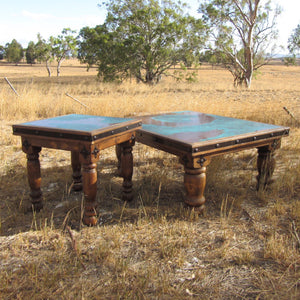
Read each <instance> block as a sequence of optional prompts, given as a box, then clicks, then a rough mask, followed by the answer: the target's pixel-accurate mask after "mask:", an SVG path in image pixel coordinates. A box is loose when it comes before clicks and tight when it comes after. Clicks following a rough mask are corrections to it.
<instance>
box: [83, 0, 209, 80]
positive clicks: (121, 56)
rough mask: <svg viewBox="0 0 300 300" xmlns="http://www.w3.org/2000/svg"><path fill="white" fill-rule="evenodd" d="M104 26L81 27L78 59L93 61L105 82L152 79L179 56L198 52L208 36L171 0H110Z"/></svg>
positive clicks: (200, 26)
mask: <svg viewBox="0 0 300 300" xmlns="http://www.w3.org/2000/svg"><path fill="white" fill-rule="evenodd" d="M103 5H104V6H105V7H106V9H107V11H108V14H107V17H106V20H105V22H104V24H103V25H100V26H96V27H95V28H88V27H86V28H83V29H82V30H81V31H80V34H79V36H80V42H79V57H80V59H81V60H82V61H83V62H86V63H88V64H89V65H91V64H95V63H96V64H97V65H98V70H99V76H100V78H102V79H103V80H104V81H112V80H119V81H122V80H123V79H125V78H128V77H129V76H134V77H135V78H136V79H137V80H139V81H141V82H144V83H154V82H156V81H158V80H159V78H160V76H161V75H162V74H168V73H167V71H168V70H169V69H170V67H172V66H175V65H177V64H178V63H179V62H180V61H181V60H182V58H183V56H188V55H189V56H194V55H195V54H197V53H199V50H200V49H201V48H202V47H203V45H204V42H205V40H206V31H205V27H204V26H203V24H202V21H201V20H196V19H195V18H193V17H191V16H188V15H186V14H185V13H184V5H182V4H180V2H174V1H166V0H165V1H157V0H116V1H115V0H109V1H106V2H105V3H104V4H103Z"/></svg>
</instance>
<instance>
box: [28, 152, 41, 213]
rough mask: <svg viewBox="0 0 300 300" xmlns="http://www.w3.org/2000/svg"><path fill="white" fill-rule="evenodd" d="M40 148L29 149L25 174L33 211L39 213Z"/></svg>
mask: <svg viewBox="0 0 300 300" xmlns="http://www.w3.org/2000/svg"><path fill="white" fill-rule="evenodd" d="M40 151H41V148H40V147H30V148H29V149H28V151H27V152H26V153H27V173H28V183H29V187H30V190H31V191H30V197H31V203H32V206H33V209H34V210H36V211H40V210H41V209H42V208H43V197H42V191H41V181H42V179H41V167H40V161H39V152H40Z"/></svg>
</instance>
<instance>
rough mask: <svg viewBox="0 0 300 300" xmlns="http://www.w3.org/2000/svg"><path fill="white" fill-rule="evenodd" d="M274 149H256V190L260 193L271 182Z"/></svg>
mask: <svg viewBox="0 0 300 300" xmlns="http://www.w3.org/2000/svg"><path fill="white" fill-rule="evenodd" d="M274 150H275V149H274V148H272V147H269V146H265V147H261V148H258V157H257V170H258V176H257V186H256V188H257V190H258V191H262V190H264V189H265V188H266V186H267V185H268V184H269V183H271V182H272V180H271V178H272V175H273V172H274V169H275V159H274Z"/></svg>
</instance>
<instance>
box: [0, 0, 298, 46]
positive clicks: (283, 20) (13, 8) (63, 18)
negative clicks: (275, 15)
mask: <svg viewBox="0 0 300 300" xmlns="http://www.w3.org/2000/svg"><path fill="white" fill-rule="evenodd" d="M101 2H102V0H48V1H44V0H10V1H9V0H3V1H1V5H0V45H5V44H6V43H8V42H11V41H12V39H16V40H17V41H18V42H20V43H21V44H22V45H23V47H26V46H27V45H28V42H29V41H34V42H36V41H37V38H36V37H37V34H38V33H40V34H41V35H42V37H43V38H45V39H48V38H49V36H51V35H53V36H56V35H58V34H60V33H61V31H62V29H63V28H66V27H70V28H71V29H73V30H77V31H79V29H81V28H82V27H84V26H90V27H94V26H96V25H98V24H101V23H103V21H104V19H105V15H106V12H105V10H104V9H101V8H99V7H98V6H97V4H99V3H101ZM185 2H187V3H188V4H189V5H190V6H191V7H192V11H193V15H194V16H197V14H196V13H194V12H195V11H196V10H197V8H198V1H197V0H186V1H185ZM272 2H275V3H278V4H279V5H280V6H281V7H282V8H283V13H282V14H281V16H280V17H279V19H278V29H279V33H280V36H279V38H280V39H279V40H278V44H281V45H283V46H286V44H287V40H288V37H289V36H290V34H291V33H292V30H293V29H294V28H296V27H297V25H298V24H299V23H300V16H299V11H300V1H299V0H272Z"/></svg>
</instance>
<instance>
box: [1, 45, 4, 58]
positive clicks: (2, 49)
mask: <svg viewBox="0 0 300 300" xmlns="http://www.w3.org/2000/svg"><path fill="white" fill-rule="evenodd" d="M4 56H5V48H4V47H3V46H1V45H0V60H2V59H3V58H4Z"/></svg>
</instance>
